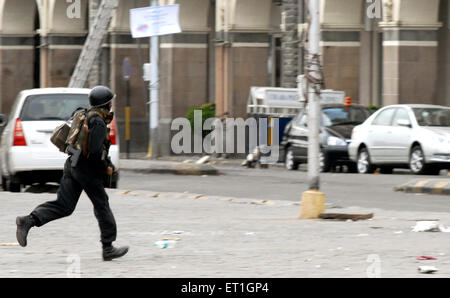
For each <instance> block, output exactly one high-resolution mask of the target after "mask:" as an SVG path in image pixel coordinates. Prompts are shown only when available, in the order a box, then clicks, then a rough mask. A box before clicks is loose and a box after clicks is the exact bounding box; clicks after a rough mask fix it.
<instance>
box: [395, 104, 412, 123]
mask: <svg viewBox="0 0 450 298" xmlns="http://www.w3.org/2000/svg"><path fill="white" fill-rule="evenodd" d="M399 120H407V121H409V122H411V120H410V119H409V114H408V111H407V110H406V109H403V108H399V109H397V111H396V112H395V116H394V122H393V124H394V126H398V125H397V122H398V121H399Z"/></svg>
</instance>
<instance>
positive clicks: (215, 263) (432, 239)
mask: <svg viewBox="0 0 450 298" xmlns="http://www.w3.org/2000/svg"><path fill="white" fill-rule="evenodd" d="M108 191H109V194H110V202H111V206H112V209H113V212H114V214H115V216H116V221H117V224H118V241H117V242H116V244H117V245H123V244H127V245H130V247H131V248H130V251H129V253H128V255H126V256H125V257H123V258H121V259H118V260H114V261H113V262H103V261H102V260H101V250H100V243H99V230H98V227H97V223H96V220H95V217H94V214H93V210H92V206H91V203H90V201H89V200H88V198H87V197H86V195H85V194H83V195H82V197H81V199H80V202H79V204H78V207H77V209H76V210H75V212H74V214H72V216H70V217H68V218H64V219H61V220H59V221H56V222H52V223H49V224H48V225H46V226H44V227H41V228H33V229H32V230H31V231H30V235H29V238H28V247H26V248H22V247H19V246H17V245H16V244H15V243H16V238H15V231H16V226H15V217H16V216H17V215H24V214H27V213H28V212H30V211H31V210H32V209H33V208H34V207H35V206H36V205H38V204H40V203H42V202H45V201H47V200H50V199H54V198H55V194H30V193H19V194H12V193H9V192H1V193H0V277H67V276H69V277H70V276H81V277H187V278H193V277H236V278H241V277H256V278H264V277H361V278H364V277H368V276H369V277H372V276H378V275H377V272H380V275H381V277H450V252H449V251H448V247H450V234H448V233H443V232H434V233H432V232H412V231H411V230H412V226H414V225H415V222H416V220H432V219H433V220H435V219H439V220H440V222H441V223H442V224H444V225H450V213H429V212H427V213H426V212H394V211H388V210H380V209H370V210H368V209H365V210H362V209H361V208H358V207H352V208H345V209H341V208H333V206H328V209H327V212H333V213H336V212H339V213H343V212H352V213H353V212H355V213H367V212H373V213H374V214H375V215H374V218H373V219H372V220H365V221H356V222H336V221H323V220H299V219H298V215H299V214H300V205H299V202H288V201H263V200H259V201H258V200H254V199H252V200H249V199H242V198H240V199H238V198H226V197H214V196H202V195H195V194H187V193H184V194H180V193H160V194H157V193H152V192H145V191H136V190H133V191H124V190H108ZM163 238H170V239H175V240H176V241H175V244H176V245H175V246H174V247H173V248H166V249H160V248H157V247H154V246H153V243H154V242H155V241H158V240H161V239H163ZM422 255H425V256H433V257H436V258H437V260H435V261H430V260H428V261H418V260H416V257H418V256H422ZM421 265H433V266H436V267H437V268H438V269H439V270H440V271H438V272H437V273H435V274H432V275H425V274H420V273H418V271H417V268H418V266H421ZM78 269H79V270H78ZM378 269H379V270H378ZM78 273H79V275H78ZM368 274H369V275H368Z"/></svg>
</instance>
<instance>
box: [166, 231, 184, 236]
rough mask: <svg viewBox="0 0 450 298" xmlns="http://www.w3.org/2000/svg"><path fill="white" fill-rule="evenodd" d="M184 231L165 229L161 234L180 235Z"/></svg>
mask: <svg viewBox="0 0 450 298" xmlns="http://www.w3.org/2000/svg"><path fill="white" fill-rule="evenodd" d="M183 233H184V231H172V232H168V231H163V232H161V235H180V234H183Z"/></svg>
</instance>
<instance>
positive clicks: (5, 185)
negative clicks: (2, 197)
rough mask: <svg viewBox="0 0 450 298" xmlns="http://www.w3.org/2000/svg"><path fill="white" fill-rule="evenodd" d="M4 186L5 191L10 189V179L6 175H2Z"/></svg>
mask: <svg viewBox="0 0 450 298" xmlns="http://www.w3.org/2000/svg"><path fill="white" fill-rule="evenodd" d="M2 188H3V190H4V191H8V190H9V189H8V180H7V179H6V178H5V177H4V176H2Z"/></svg>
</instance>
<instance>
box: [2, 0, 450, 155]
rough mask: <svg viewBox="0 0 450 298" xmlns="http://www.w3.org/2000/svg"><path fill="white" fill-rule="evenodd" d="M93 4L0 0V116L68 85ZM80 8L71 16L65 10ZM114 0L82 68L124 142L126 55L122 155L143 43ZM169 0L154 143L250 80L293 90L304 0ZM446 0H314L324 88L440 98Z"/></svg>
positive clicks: (137, 137) (372, 97)
mask: <svg viewBox="0 0 450 298" xmlns="http://www.w3.org/2000/svg"><path fill="white" fill-rule="evenodd" d="M99 1H100V0H90V1H89V0H69V1H66V0H0V112H1V113H8V112H9V110H10V108H11V105H12V103H13V101H14V99H15V96H16V95H17V93H18V92H19V91H20V90H22V89H29V88H36V87H60V86H67V84H68V82H69V79H70V76H71V74H72V72H73V69H74V67H75V64H76V62H77V59H78V56H79V54H80V52H81V49H82V46H83V44H84V41H85V39H86V36H87V33H88V28H89V24H90V23H91V22H92V21H90V20H92V14H93V12H95V9H96V6H97V5H98V2H99ZM75 3H79V4H80V7H79V13H80V16H79V17H74V18H69V17H68V14H67V10H68V9H69V7H70V6H71V5H74V4H75ZM149 4H150V1H149V0H126V1H124V0H121V1H120V4H119V7H118V9H117V12H116V14H115V16H114V18H113V21H112V23H111V26H110V29H109V32H108V35H107V36H106V38H105V42H104V44H103V49H102V54H101V56H100V57H99V60H98V62H97V63H96V72H95V73H93V74H91V76H90V79H91V84H90V85H93V84H97V83H99V84H106V85H109V86H110V87H111V88H112V89H113V90H114V91H115V92H116V93H117V94H118V98H117V99H118V100H117V101H116V102H115V110H116V114H117V123H118V126H119V132H120V137H121V142H123V141H124V140H125V138H124V106H125V98H124V96H125V94H126V92H125V91H126V84H125V82H124V80H123V78H122V76H123V74H122V64H123V60H124V58H125V57H129V58H130V59H131V63H132V76H131V81H130V84H131V118H132V120H131V122H132V123H131V128H132V129H131V137H132V144H131V149H132V151H138V152H143V151H146V150H147V146H148V127H149V123H148V118H149V111H148V109H149V106H148V85H147V83H146V82H144V81H143V79H142V75H143V71H142V63H145V62H148V61H149V42H148V39H139V40H136V39H132V38H131V35H130V32H129V10H130V9H131V8H133V7H144V6H148V5H149ZM168 4H180V23H181V27H182V31H183V32H182V33H180V34H176V35H171V36H164V37H162V38H160V61H159V66H160V81H159V83H160V113H159V115H160V119H159V120H160V129H161V131H160V133H159V136H160V139H159V143H160V144H161V149H162V152H163V153H164V154H169V153H170V146H169V145H170V135H171V133H170V123H171V121H172V120H173V119H175V118H177V117H183V116H185V114H186V112H187V110H188V109H190V108H192V107H194V106H200V105H202V104H204V103H207V102H215V103H216V114H217V116H218V117H222V116H230V117H245V116H246V104H247V97H248V93H249V89H250V87H251V86H279V87H281V86H282V87H295V85H296V83H295V81H296V76H297V75H298V74H301V73H302V72H303V63H304V62H303V61H304V57H303V55H304V51H303V48H302V46H303V44H302V41H301V36H300V35H301V34H300V33H301V31H302V28H303V27H302V26H301V25H300V26H299V24H301V23H305V22H306V12H305V7H304V1H303V0H160V5H168ZM449 14H450V5H449V1H448V0H428V1H423V0H372V1H366V0H321V27H322V42H321V54H322V56H321V57H322V64H323V67H324V75H325V87H326V88H329V89H336V90H343V91H345V92H346V94H347V95H348V96H351V97H352V98H353V99H354V100H355V101H357V102H360V103H362V104H365V105H369V104H374V105H376V106H381V105H387V104H393V103H434V104H443V105H450V55H449V53H450V36H449V32H450V24H449Z"/></svg>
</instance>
